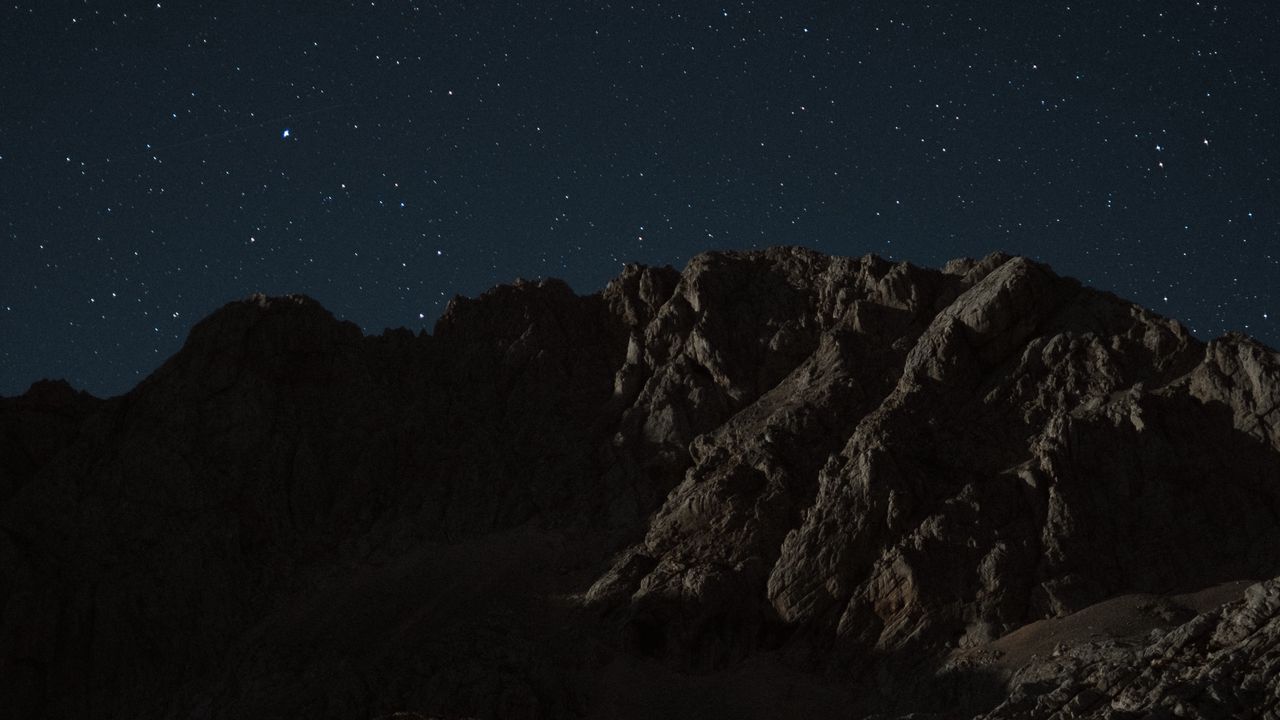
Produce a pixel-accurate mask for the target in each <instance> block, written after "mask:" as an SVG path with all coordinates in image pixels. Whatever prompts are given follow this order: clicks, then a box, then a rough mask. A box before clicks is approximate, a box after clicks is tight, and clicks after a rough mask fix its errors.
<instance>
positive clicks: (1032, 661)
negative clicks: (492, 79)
mask: <svg viewBox="0 0 1280 720" xmlns="http://www.w3.org/2000/svg"><path fill="white" fill-rule="evenodd" d="M1278 407H1280V355H1278V354H1277V353H1276V352H1275V351H1274V350H1271V349H1269V348H1266V347H1264V346H1262V345H1259V344H1257V343H1256V342H1254V341H1252V340H1250V339H1248V338H1246V337H1243V336H1234V335H1233V336H1227V337H1224V338H1221V339H1218V340H1215V341H1213V342H1211V343H1208V344H1207V345H1206V344H1204V343H1201V342H1200V341H1198V340H1196V339H1195V338H1193V337H1191V336H1190V335H1189V334H1188V333H1187V331H1186V330H1185V329H1184V328H1182V327H1181V326H1180V325H1179V324H1178V323H1176V322H1174V321H1171V320H1168V319H1165V318H1161V317H1159V316H1157V315H1154V314H1153V313H1150V312H1149V311H1146V310H1144V309H1142V308H1140V307H1137V306H1134V305H1132V304H1130V303H1127V302H1124V301H1122V300H1120V299H1118V298H1115V297H1113V296H1111V295H1108V294H1105V293H1100V292H1097V291H1094V290H1091V289H1088V288H1084V287H1082V286H1081V285H1080V284H1079V283H1077V282H1075V281H1073V280H1070V279H1066V278H1061V277H1058V276H1056V275H1054V274H1053V273H1052V272H1051V271H1050V270H1049V269H1048V268H1046V267H1044V266H1042V265H1038V264H1036V263H1033V262H1031V261H1029V260H1027V259H1025V258H1018V257H1009V256H1005V255H992V256H989V257H987V258H983V259H981V260H957V261H953V262H951V263H948V264H947V266H946V267H944V268H943V269H942V270H941V271H937V270H929V269H924V268H918V267H914V266H911V265H908V264H896V263H891V262H888V261H885V260H882V259H879V258H876V257H874V256H867V257H864V258H861V259H851V258H838V257H829V256H826V255H822V254H819V253H815V252H812V251H808V250H803V249H797V248H774V249H771V250H767V251H762V252H754V253H706V254H703V255H700V256H698V257H696V258H694V259H693V260H692V261H690V263H689V265H688V266H687V267H686V268H685V269H684V270H683V271H681V272H677V271H675V270H673V269H671V268H646V267H639V266H628V267H627V268H625V269H624V271H623V272H622V274H621V275H620V276H619V277H618V278H616V279H615V280H613V281H612V282H611V283H610V284H609V285H608V286H607V287H606V288H605V289H604V290H603V291H601V292H600V293H597V294H594V295H589V296H577V295H575V294H574V293H573V292H572V291H571V290H570V289H569V288H568V286H566V285H565V284H564V283H561V282H559V281H555V280H546V281H539V282H517V283H516V284H514V285H510V286H501V287H498V288H495V289H494V290H492V291H490V292H488V293H486V294H484V295H482V296H480V297H478V298H475V299H462V298H458V299H455V301H454V302H453V303H451V305H450V307H449V309H448V310H447V311H446V312H445V314H444V315H443V317H442V318H441V319H440V321H439V322H438V323H437V325H436V328H435V330H434V332H433V333H432V334H430V335H427V334H420V335H414V334H412V333H409V332H407V331H404V330H398V331H388V332H386V333H383V334H382V335H379V336H364V335H362V334H361V332H360V331H359V329H358V328H356V327H355V326H353V325H351V324H349V323H343V322H340V321H338V320H336V319H335V318H334V317H333V316H332V315H331V314H329V313H328V312H327V311H326V310H324V309H323V308H322V307H320V306H319V305H318V304H316V303H315V302H314V301H312V300H310V299H307V298H305V297H300V296H291V297H284V298H267V297H263V296H255V297H253V298H249V299H247V300H245V301H240V302H235V303H231V304H230V305H228V306H226V307H224V308H223V309H222V310H219V311H218V312H216V313H215V314H213V315H212V316H210V317H209V318H207V319H206V320H204V321H202V322H201V323H200V324H198V325H197V326H196V327H195V328H194V329H193V330H192V332H191V335H190V337H189V338H188V341H187V343H186V344H185V346H184V347H183V349H182V350H181V351H180V352H179V353H178V354H177V355H175V356H174V357H173V358H171V359H170V360H169V361H168V362H166V363H165V365H164V366H163V367H161V368H160V369H159V370H158V371H157V372H156V373H154V374H153V375H152V376H151V377H149V378H148V379H146V380H145V381H144V382H143V383H141V384H140V385H139V386H138V387H137V388H135V389H134V390H133V391H131V392H130V393H128V394H126V395H124V396H121V397H118V398H111V399H107V400H98V399H95V398H91V397H89V396H87V395H84V394H81V393H76V392H75V391H74V390H72V389H71V388H70V387H68V386H66V385H65V384H58V383H48V382H45V383H38V384H37V385H35V386H33V387H32V389H31V390H30V391H29V392H28V393H27V394H25V395H23V396H21V397H17V398H4V399H0V531H2V532H0V608H2V613H0V697H3V698H6V699H7V700H8V701H7V702H6V703H3V705H4V709H0V714H8V715H11V716H14V717H73V716H74V717H85V718H97V717H104V718H105V717H123V716H128V717H139V718H152V717H154V718H222V717H312V716H324V717H397V716H400V717H449V718H453V717H472V716H475V717H503V718H507V717H510V718H530V717H553V718H554V717H656V716H685V717H714V716H725V717H730V716H732V717H778V716H786V715H793V716H799V715H804V716H807V717H849V716H851V715H852V716H854V717H858V716H873V715H874V716H877V717H908V716H914V717H974V716H977V715H981V714H983V713H990V715H989V716H990V717H992V718H996V717H1051V716H1052V717H1076V716H1081V717H1094V716H1096V717H1146V716H1148V715H1150V716H1152V717H1161V716H1162V715H1160V714H1159V713H1173V714H1174V715H1175V716H1176V715H1178V714H1182V715H1185V716H1188V717H1218V716H1224V717H1225V716H1245V715H1242V714H1241V713H1244V712H1245V710H1246V709H1249V710H1250V711H1252V712H1254V716H1257V717H1264V716H1269V715H1266V713H1267V712H1272V713H1274V712H1275V711H1274V707H1275V699H1276V690H1275V688H1276V673H1275V672H1274V671H1273V669H1272V668H1273V666H1274V662H1273V659H1274V658H1273V656H1275V655H1277V654H1280V645H1277V643H1276V641H1275V635H1274V633H1273V632H1272V624H1273V616H1274V612H1273V610H1274V608H1273V607H1272V604H1271V601H1270V600H1268V598H1270V597H1271V596H1272V595H1274V593H1275V589H1274V581H1268V582H1264V583H1262V584H1259V585H1257V586H1254V588H1253V589H1250V590H1249V591H1248V592H1247V593H1244V595H1243V596H1242V597H1239V598H1237V599H1233V598H1235V597H1236V596H1232V595H1230V594H1229V593H1228V594H1222V593H1217V594H1214V593H1212V592H1211V593H1209V594H1207V595H1204V594H1202V595H1198V596H1196V597H1201V598H1214V599H1215V602H1216V603H1217V604H1215V605H1213V606H1212V607H1210V606H1208V605H1205V604H1204V602H1201V603H1200V604H1196V603H1190V604H1188V602H1189V601H1184V600H1179V599H1178V598H1185V597H1191V596H1190V595H1187V593H1191V592H1193V591H1199V590H1202V589H1204V588H1213V587H1229V588H1236V589H1237V592H1236V595H1240V592H1242V588H1244V587H1245V586H1246V585H1248V582H1245V583H1243V584H1241V583H1239V582H1237V581H1257V580H1264V579H1267V578H1272V577H1274V576H1277V575H1280V522H1278V519H1280V410H1278V409H1277V408H1278ZM1231 582H1236V584H1234V585H1224V583H1231ZM1125 598H1141V600H1140V601H1138V600H1135V601H1133V602H1132V603H1129V604H1127V605H1126V604H1125V603H1126V602H1128V601H1127V600H1125ZM1205 602H1207V601H1205ZM1222 603H1227V604H1226V605H1223V604H1222ZM1210 604H1212V603H1210ZM1139 606H1141V607H1142V608H1146V609H1145V610H1141V609H1139ZM1116 608H1123V611H1121V610H1117V609H1116ZM1098 618H1102V619H1103V620H1105V622H1104V621H1103V620H1097V622H1095V620H1096V619H1098ZM1108 618H1109V619H1108ZM1197 623H1198V624H1197ZM1098 628H1103V629H1102V630H1099V629H1098ZM1135 628H1137V629H1140V630H1141V632H1142V633H1145V634H1141V635H1140V636H1137V635H1134V633H1135V632H1137V630H1135ZM1045 638H1052V643H1050V644H1048V645H1046V643H1048V642H1049V640H1046V639H1045ZM1047 647H1051V648H1053V650H1052V651H1046V650H1045V648H1047ZM1054 651H1056V655H1054V654H1052V653H1053V652H1054ZM1161 658H1163V659H1161ZM1157 660H1158V662H1157ZM1142 663H1147V664H1148V665H1150V666H1151V667H1152V668H1153V669H1151V671H1150V673H1148V675H1149V677H1148V675H1135V676H1132V677H1130V676H1129V675H1124V677H1123V678H1121V675H1123V672H1122V670H1123V668H1125V667H1134V666H1135V664H1138V665H1140V664H1142ZM1144 672H1145V671H1144ZM1233 687H1234V688H1243V690H1241V691H1240V692H1236V693H1235V694H1231V693H1229V692H1228V689H1229V688H1233ZM1164 693H1172V694H1171V695H1169V697H1176V698H1180V699H1181V700H1180V702H1181V705H1179V704H1178V703H1177V702H1174V703H1172V704H1171V703H1170V702H1167V701H1166V700H1165V699H1162V698H1163V697H1164V695H1163V694H1164ZM1205 698H1210V699H1213V698H1217V699H1219V700H1221V702H1223V703H1226V705H1224V707H1232V708H1236V709H1237V710H1233V711H1231V712H1228V714H1227V715H1215V714H1213V712H1212V711H1211V710H1209V709H1206V708H1211V707H1212V703H1211V702H1210V701H1209V700H1206V699H1205ZM1232 703H1234V704H1232ZM1103 708H1109V709H1106V710H1105V711H1104V709H1103ZM1268 708H1271V709H1270V710H1268ZM1193 711H1194V712H1193ZM397 713H404V714H403V715H397ZM1106 713H1111V714H1106ZM1117 713H1118V714H1117ZM1124 713H1129V714H1124ZM1195 713H1199V714H1198V715H1197V714H1195ZM1233 713H1234V714H1233Z"/></svg>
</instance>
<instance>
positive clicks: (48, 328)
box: [0, 0, 1280, 396]
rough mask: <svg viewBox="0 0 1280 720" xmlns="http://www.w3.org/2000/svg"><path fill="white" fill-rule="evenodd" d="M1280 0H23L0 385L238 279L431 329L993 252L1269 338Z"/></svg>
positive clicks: (9, 72)
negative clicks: (645, 287)
mask: <svg viewBox="0 0 1280 720" xmlns="http://www.w3.org/2000/svg"><path fill="white" fill-rule="evenodd" d="M1277 38H1280V5H1277V4H1276V3H1273V2H1269V1H1267V2H1264V1H1263V0H1251V1H1245V2H1232V3H1227V2H1223V3H1221V4H1215V3H1211V2H1185V1H1178V2H1174V1H1166V2H1155V1H1146V0H1109V1H1107V2H1045V3H1040V2H1036V3H1029V2H1025V1H1023V0H1017V1H1010V0H990V1H987V2H981V3H926V2H908V3H897V2H893V3H890V2H866V3H847V2H772V3H770V2H723V3H715V2H671V3H669V2H637V3H632V4H628V3H608V2H555V1H554V0H540V1H537V2H488V3H475V2H442V3H429V2H409V1H407V0H376V1H374V2H368V1H364V2H355V3H343V2H329V3H260V2H243V1H241V0H225V1H223V2H217V3H207V2H170V1H169V0H161V2H155V1H154V0H152V1H151V2H130V1H128V0H115V1H113V2H107V1H102V2H99V1H97V0H79V1H76V2H70V1H66V0H38V1H37V0H20V1H18V2H12V0H11V2H10V3H7V4H6V5H5V6H4V7H3V8H0V233H2V235H0V395H14V394H18V393H21V392H23V391H24V390H25V389H26V387H27V386H28V385H29V384H30V383H31V382H32V381H34V380H37V379H39V378H42V377H54V378H58V377H61V378H66V379H67V380H68V381H70V382H71V383H72V384H73V385H75V386H76V387H79V388H83V389H87V390H89V391H90V392H93V393H94V394H97V395H103V396H106V395H114V394H119V393H121V392H124V391H127V390H128V389H129V388H131V387H132V386H134V385H135V384H136V383H137V382H138V381H139V380H140V379H141V378H143V377H145V376H146V375H147V374H148V373H150V372H151V371H152V370H154V369H155V368H156V367H157V366H158V365H159V364H160V363H161V362H162V361H163V360H164V359H165V358H166V357H168V356H169V355H171V354H172V353H174V352H175V351H176V350H177V349H178V348H179V347H180V346H181V344H182V342H183V340H184V339H185V337H186V335H187V333H188V331H189V330H190V328H191V326H192V325H193V324H194V323H195V322H196V321H198V320H199V319H200V318H202V317H204V316H205V315H207V314H208V313H210V312H211V311H213V310H215V309H216V308H218V307H220V306H221V305H223V304H224V303H226V302H228V301H230V300H233V299H237V298H241V297H244V296H247V295H249V294H251V293H253V292H257V291H263V292H267V293H272V294H283V293H290V292H302V293H307V294H309V295H311V296H313V297H315V298H316V299H317V300H319V301H320V302H321V303H323V304H324V305H325V306H327V307H328V308H329V309H330V310H332V311H333V312H334V313H335V314H337V315H338V316H339V317H342V318H345V319H348V320H351V321H353V322H355V323H357V324H359V325H360V326H361V327H363V328H364V329H365V330H366V332H374V333H376V332H381V331H382V329H383V328H386V327H399V326H405V327H409V328H411V329H414V330H417V329H421V328H426V329H428V330H429V329H430V328H431V326H432V324H433V323H434V321H435V319H436V318H437V317H438V316H439V314H440V312H441V311H442V310H443V309H444V307H445V305H446V304H447V302H448V300H449V298H451V297H452V296H454V295H455V294H464V295H474V294H478V293H480V292H482V291H483V290H485V289H486V288H488V287H490V286H492V285H494V284H497V283H501V282H510V281H512V280H514V279H515V278H517V277H524V278H536V277H543V276H557V277H562V278H564V279H566V280H567V281H568V282H569V283H570V284H571V285H572V286H573V287H574V288H575V289H576V290H577V291H578V292H594V291H596V290H599V289H600V288H601V287H603V285H604V284H605V283H606V282H607V281H608V279H609V278H611V277H612V276H614V275H615V274H617V272H618V271H619V270H620V269H621V264H622V263H624V262H629V261H636V262H644V263H651V264H664V263H665V264H673V265H675V266H677V267H679V266H681V265H682V264H683V263H684V262H686V261H687V260H688V259H689V257H691V256H692V255H694V254H696V253H698V252H700V251H702V250H707V249H745V248H760V247H766V246H769V245H778V244H799V245H805V246H809V247H813V248H816V249H819V250H823V251H826V252H830V253H835V254H843V255H863V254H865V253H867V252H874V253H877V254H880V255H882V256H885V257H889V258H893V259H896V260H910V261H912V262H915V263H918V264H922V265H935V266H936V265H939V264H941V263H942V262H944V261H945V260H947V259H949V258H952V257H959V256H981V255H984V254H986V253H988V252H990V251H993V250H997V249H1003V250H1006V251H1008V252H1012V253H1017V254H1023V255H1028V256H1031V257H1033V258H1035V259H1037V260H1041V261H1044V262H1048V263H1050V264H1051V265H1052V266H1053V267H1054V268H1055V269H1056V270H1057V271H1059V272H1060V273H1063V274H1069V275H1074V276H1076V277H1079V278H1081V279H1082V280H1084V281H1085V282H1087V283H1089V284H1091V285H1093V286H1095V287H1098V288H1102V289H1105V290H1110V291H1113V292H1116V293H1118V294H1121V295H1123V296H1125V297H1128V298H1131V299H1133V300H1136V301H1138V302H1141V303H1143V304H1145V305H1148V306H1151V307H1153V308H1155V309H1156V310H1157V311H1159V312H1161V313H1162V314H1165V315H1169V316H1171V317H1176V318H1178V319H1180V320H1182V321H1184V322H1185V323H1186V324H1187V325H1188V326H1189V327H1191V328H1192V329H1193V330H1194V332H1195V333H1196V334H1197V335H1198V336H1200V337H1202V338H1205V339H1208V338H1211V337H1214V336H1216V335H1218V334H1221V333H1222V332H1224V331H1227V330H1242V331H1246V332H1249V333H1251V334H1254V335H1256V336H1257V337H1259V338H1261V339H1262V340H1264V341H1265V342H1267V343H1269V344H1271V345H1272V346H1280V324H1278V323H1277V321H1278V320H1280V317H1278V315H1280V302H1278V301H1280V282H1277V281H1280V183H1278V182H1277V172H1280V167H1277V164H1278V161H1280V119H1278V118H1277V112H1280V110H1278V108H1280V52H1277V50H1276V43H1277V42H1280V41H1278V40H1277Z"/></svg>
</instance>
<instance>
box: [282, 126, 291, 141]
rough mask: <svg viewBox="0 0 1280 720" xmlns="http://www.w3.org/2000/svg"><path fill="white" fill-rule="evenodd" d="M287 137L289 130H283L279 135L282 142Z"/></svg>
mask: <svg viewBox="0 0 1280 720" xmlns="http://www.w3.org/2000/svg"><path fill="white" fill-rule="evenodd" d="M288 137H289V128H285V129H284V132H282V133H280V139H281V140H284V139H286V138H288Z"/></svg>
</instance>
